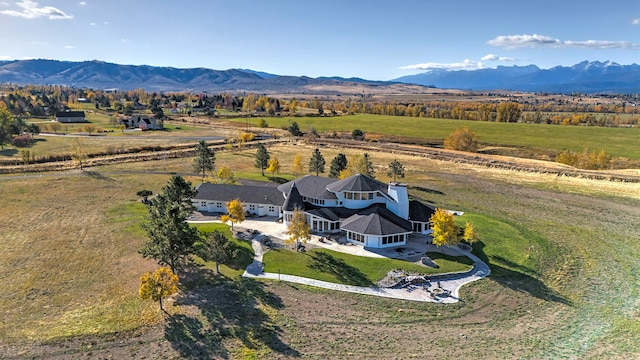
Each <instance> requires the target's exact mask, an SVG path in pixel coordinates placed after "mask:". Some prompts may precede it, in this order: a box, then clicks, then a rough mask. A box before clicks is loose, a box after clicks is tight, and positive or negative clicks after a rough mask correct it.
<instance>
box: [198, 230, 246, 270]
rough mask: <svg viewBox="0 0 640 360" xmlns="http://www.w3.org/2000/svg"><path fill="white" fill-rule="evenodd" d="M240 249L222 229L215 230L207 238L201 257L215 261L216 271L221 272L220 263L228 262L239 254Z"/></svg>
mask: <svg viewBox="0 0 640 360" xmlns="http://www.w3.org/2000/svg"><path fill="white" fill-rule="evenodd" d="M238 252H239V249H238V247H237V246H235V245H234V244H233V243H232V242H230V241H229V239H227V237H226V236H225V235H224V233H223V232H222V231H220V230H215V231H214V232H213V233H212V234H211V235H210V236H209V238H208V239H207V242H206V243H205V244H204V248H203V249H202V253H201V257H202V258H203V259H204V260H205V261H215V263H216V272H217V273H218V274H220V264H228V263H229V262H231V261H232V260H233V258H235V257H236V256H237V255H238Z"/></svg>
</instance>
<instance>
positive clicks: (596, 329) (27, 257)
mask: <svg viewBox="0 0 640 360" xmlns="http://www.w3.org/2000/svg"><path fill="white" fill-rule="evenodd" d="M312 150H313V148H312V147H308V146H305V145H295V146H293V145H275V146H272V147H270V148H269V151H270V152H271V156H272V157H274V156H277V157H278V158H279V159H280V163H281V164H282V173H283V174H281V175H280V176H283V177H287V178H290V175H287V174H286V173H288V172H289V167H290V164H291V160H292V158H293V156H294V155H295V154H296V153H301V154H302V155H303V157H305V158H308V157H309V156H310V154H311V152H312ZM321 151H322V153H323V155H324V157H325V159H326V160H327V164H328V163H329V162H330V161H331V159H332V158H333V157H334V156H335V155H336V154H337V153H338V152H343V153H345V154H346V155H347V158H349V157H350V156H352V155H353V154H355V153H357V152H356V151H353V150H341V149H338V148H332V147H322V148H321ZM253 153H254V152H253V151H244V152H240V153H236V154H231V153H218V154H216V158H217V164H218V165H221V164H227V165H232V166H233V169H234V171H235V172H236V174H237V175H250V176H251V177H253V178H260V177H261V176H260V175H259V174H258V175H256V170H255V169H254V168H253ZM370 155H371V156H372V158H373V162H374V165H375V166H376V176H377V177H378V178H379V179H380V180H381V181H387V180H388V178H387V176H386V167H387V164H388V163H389V162H390V161H392V160H393V159H394V158H396V157H397V159H398V160H399V161H400V162H402V163H403V164H404V165H405V167H406V173H407V177H406V178H405V179H404V180H405V181H406V182H407V183H408V184H409V185H410V193H411V194H412V195H414V196H416V197H419V198H421V199H422V200H423V201H426V202H428V203H433V204H436V205H437V206H442V207H445V208H448V209H456V210H461V211H465V212H466V214H465V215H464V216H463V217H462V218H460V219H459V220H460V221H465V220H471V221H473V222H474V224H476V227H477V228H478V230H479V231H480V234H481V240H482V242H481V243H480V244H478V245H477V246H476V247H475V250H474V251H475V252H476V254H478V255H479V256H480V257H482V258H483V259H484V260H485V261H487V262H488V263H489V264H490V266H491V268H492V274H491V276H490V277H489V278H487V279H484V280H481V281H478V282H475V283H472V284H470V285H468V286H465V287H464V288H463V289H462V290H461V297H462V300H463V301H462V302H460V303H458V304H456V305H437V304H422V303H413V302H407V301H397V300H390V299H383V298H376V297H370V296H363V295H355V294H348V293H336V292H331V291H327V290H320V289H315V288H310V287H305V286H299V285H290V284H286V283H278V282H259V281H253V280H242V279H239V278H238V277H237V275H236V274H237V272H236V271H232V270H231V269H226V268H225V267H223V273H224V274H226V276H215V275H214V274H213V273H212V271H211V265H210V264H209V265H207V266H204V267H199V268H194V269H192V270H191V271H189V273H188V274H187V275H184V276H183V285H182V291H181V293H180V294H179V295H178V296H176V297H175V298H174V299H173V301H172V302H171V304H170V305H168V306H167V308H168V309H169V312H170V313H171V314H172V316H171V317H165V316H163V315H162V313H161V312H160V311H159V310H158V309H157V305H156V304H153V303H150V302H142V301H140V300H138V298H137V286H138V281H139V280H138V279H139V276H140V275H141V274H142V273H143V272H145V271H148V270H149V269H153V268H155V265H154V264H153V263H152V262H149V261H145V260H143V259H141V258H140V256H139V255H138V254H137V250H138V248H139V247H140V244H141V243H142V241H143V240H144V236H145V235H144V233H143V232H142V231H141V230H140V229H139V227H138V224H139V222H140V220H141V218H142V216H143V214H144V211H145V210H144V207H143V206H142V205H140V204H139V203H138V202H137V197H136V196H135V192H136V191H138V190H140V189H143V188H149V189H151V190H153V191H154V192H157V191H159V190H160V188H161V187H162V186H163V185H164V184H165V183H166V181H167V180H168V179H169V176H170V174H169V173H161V172H177V173H182V174H188V173H190V172H191V168H190V161H189V159H168V160H166V161H157V162H155V161H147V162H144V163H128V164H114V165H109V166H103V167H97V168H93V169H91V172H86V173H83V174H81V173H79V172H74V173H56V174H41V175H36V176H35V177H29V176H22V175H20V176H4V175H3V176H0V193H1V196H0V229H2V231H0V276H1V277H2V278H3V282H2V283H1V284H0V313H1V314H2V320H1V322H0V354H3V356H4V357H8V358H22V357H28V358H32V357H46V358H59V359H67V358H69V359H72V358H73V359H75V358H78V357H80V356H89V357H100V358H108V357H112V358H142V357H148V358H178V357H193V358H247V359H253V358H294V357H305V358H349V357H350V358H372V357H375V358H385V359H386V358H411V357H415V358H435V357H441V358H452V357H457V358H592V359H601V358H634V357H637V356H640V300H638V299H640V297H639V296H638V295H639V291H640V283H638V281H637V278H638V275H640V263H639V262H638V259H640V247H639V246H638V239H639V238H640V231H639V230H638V227H637V220H638V219H640V184H633V183H632V184H629V183H615V182H607V181H594V180H585V179H576V178H565V177H558V176H555V175H554V176H551V175H543V174H530V173H519V172H514V171H509V170H500V169H489V168H485V167H476V166H471V165H465V164H460V163H450V162H443V161H435V160H428V159H424V158H417V157H411V156H404V155H403V156H393V155H392V154H387V153H380V152H371V153H370ZM327 170H328V168H327ZM187 178H188V180H191V181H193V182H194V183H197V180H198V178H197V177H193V176H187ZM265 179H266V178H265Z"/></svg>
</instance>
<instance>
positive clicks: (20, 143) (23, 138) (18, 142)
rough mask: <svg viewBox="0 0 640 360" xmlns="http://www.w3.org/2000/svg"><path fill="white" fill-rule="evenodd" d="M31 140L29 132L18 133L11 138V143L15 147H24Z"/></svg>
mask: <svg viewBox="0 0 640 360" xmlns="http://www.w3.org/2000/svg"><path fill="white" fill-rule="evenodd" d="M31 142H33V138H32V137H31V135H29V134H22V135H18V136H16V137H14V138H13V140H12V141H11V144H12V145H13V146H15V147H26V146H29V145H30V144H31Z"/></svg>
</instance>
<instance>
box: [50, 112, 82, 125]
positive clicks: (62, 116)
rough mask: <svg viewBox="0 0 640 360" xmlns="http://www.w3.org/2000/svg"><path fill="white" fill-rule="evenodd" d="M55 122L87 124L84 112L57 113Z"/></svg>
mask: <svg viewBox="0 0 640 360" xmlns="http://www.w3.org/2000/svg"><path fill="white" fill-rule="evenodd" d="M56 121H57V122H60V123H80V122H87V120H86V119H85V117H84V111H59V112H57V113H56Z"/></svg>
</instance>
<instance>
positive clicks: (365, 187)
mask: <svg viewBox="0 0 640 360" xmlns="http://www.w3.org/2000/svg"><path fill="white" fill-rule="evenodd" d="M327 189H328V190H329V191H332V192H334V193H337V192H342V191H380V192H382V193H383V194H386V193H387V185H386V184H384V183H382V182H380V181H378V180H376V179H374V178H371V177H368V176H366V175H362V174H355V175H353V176H349V177H348V178H346V179H342V180H338V181H336V182H334V183H332V184H330V185H328V186H327Z"/></svg>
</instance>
